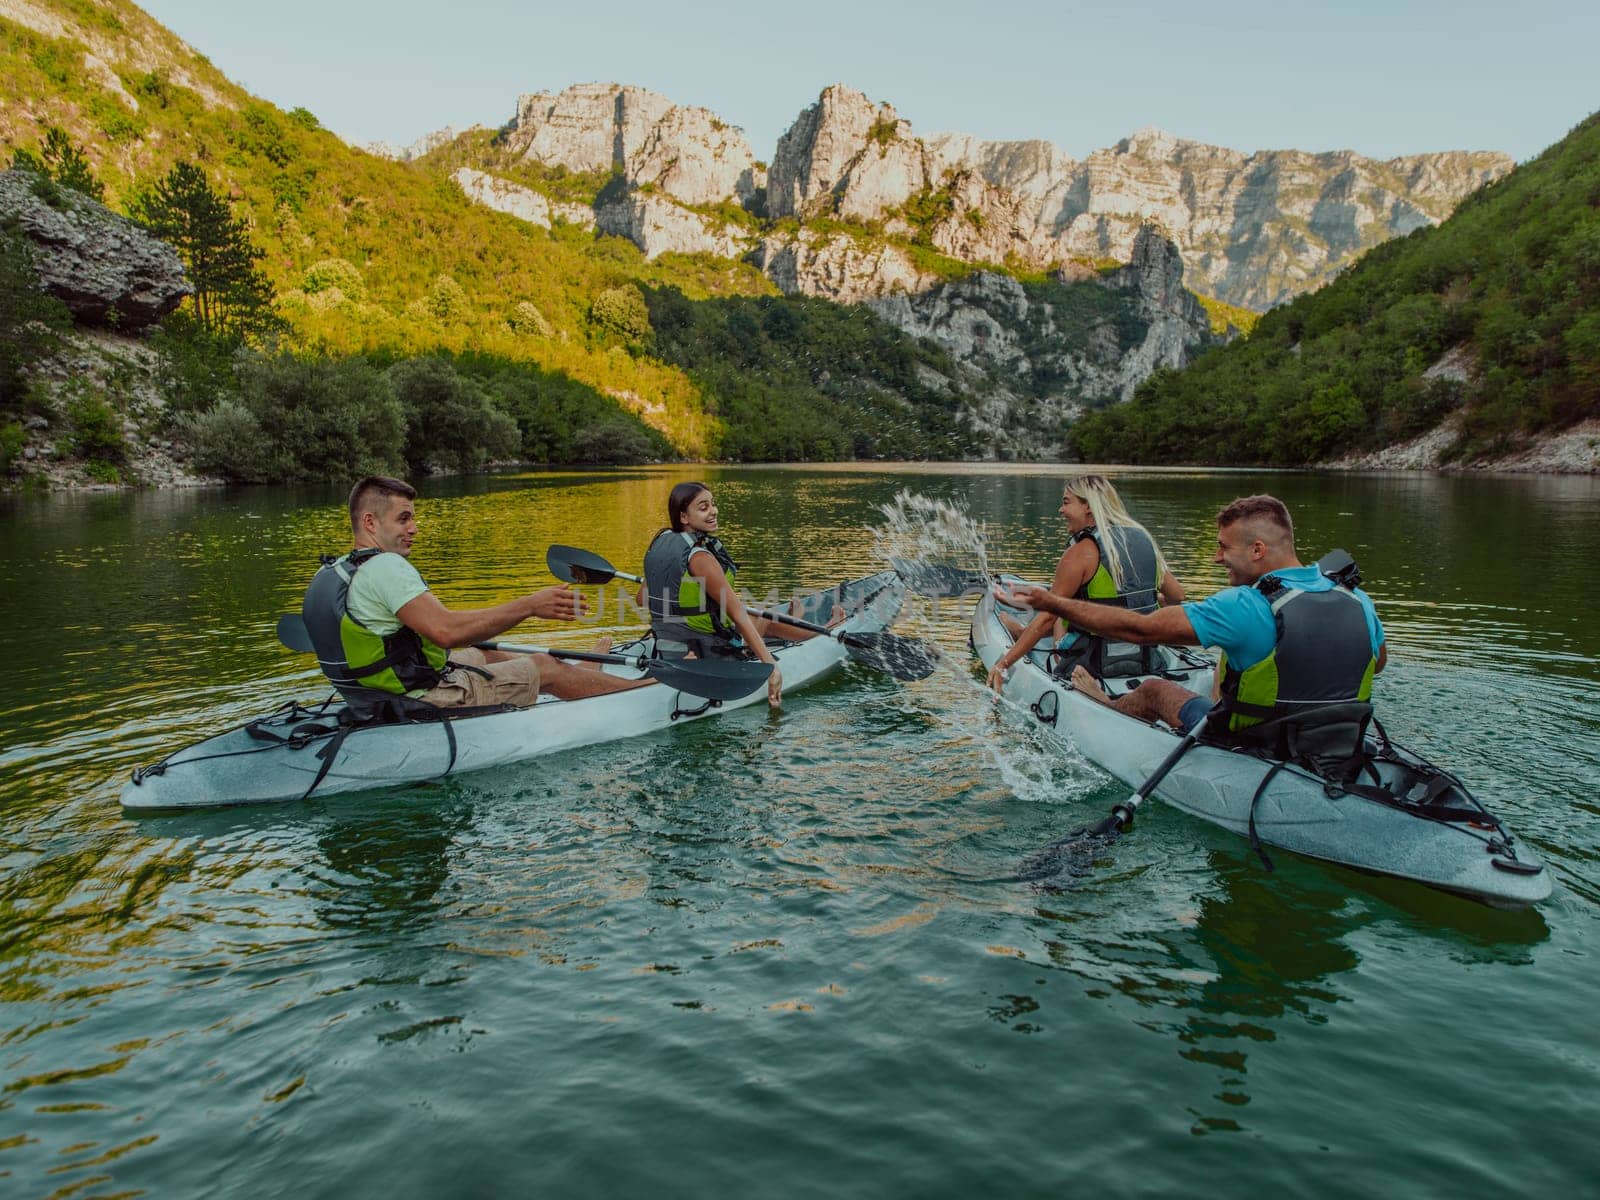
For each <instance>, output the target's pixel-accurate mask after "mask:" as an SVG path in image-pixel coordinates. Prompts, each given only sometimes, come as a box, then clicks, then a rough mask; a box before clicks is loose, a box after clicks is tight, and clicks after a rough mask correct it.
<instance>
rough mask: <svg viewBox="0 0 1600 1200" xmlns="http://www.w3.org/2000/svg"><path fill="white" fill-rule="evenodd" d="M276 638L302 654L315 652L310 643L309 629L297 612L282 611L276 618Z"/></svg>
mask: <svg viewBox="0 0 1600 1200" xmlns="http://www.w3.org/2000/svg"><path fill="white" fill-rule="evenodd" d="M278 640H279V641H280V642H282V643H283V644H284V645H285V646H287V647H289V649H291V650H298V651H300V653H302V654H314V653H316V649H317V648H316V647H315V646H313V645H312V644H311V631H310V630H309V629H307V628H306V620H305V618H304V617H302V616H301V615H300V614H299V613H284V614H283V616H281V617H279V618H278Z"/></svg>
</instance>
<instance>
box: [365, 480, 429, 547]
mask: <svg viewBox="0 0 1600 1200" xmlns="http://www.w3.org/2000/svg"><path fill="white" fill-rule="evenodd" d="M361 533H362V535H363V536H362V538H361V539H359V540H360V542H361V544H363V545H367V546H376V547H377V548H378V549H380V550H387V551H389V552H390V553H391V554H398V555H400V556H401V557H402V558H410V557H411V543H412V542H413V541H415V540H416V537H417V513H416V508H415V506H414V505H413V504H412V502H411V501H410V500H408V499H406V498H405V497H404V496H381V495H380V496H377V497H375V503H374V505H373V507H372V508H370V509H368V510H367V511H365V512H363V513H362V514H361Z"/></svg>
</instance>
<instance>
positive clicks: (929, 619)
mask: <svg viewBox="0 0 1600 1200" xmlns="http://www.w3.org/2000/svg"><path fill="white" fill-rule="evenodd" d="M880 511H882V513H883V515H884V523H883V524H882V525H881V526H877V527H874V529H873V530H872V534H873V548H874V551H875V552H876V554H877V556H878V557H879V559H880V560H882V561H883V562H884V563H885V564H886V565H889V566H892V567H893V568H894V569H895V570H897V571H899V572H900V573H901V575H902V576H903V577H905V578H906V579H907V581H908V586H909V587H910V588H911V590H912V591H913V592H917V591H923V592H925V593H934V594H931V595H930V594H923V595H911V596H908V597H907V598H906V601H907V603H906V607H905V608H904V609H903V610H902V613H901V617H900V620H899V621H898V622H897V628H898V629H901V630H904V631H905V632H908V633H915V634H916V635H918V636H923V637H927V638H929V639H931V640H933V641H935V642H938V643H940V644H941V646H942V648H943V649H944V651H945V654H944V656H943V659H942V666H941V669H940V670H938V671H936V672H935V673H934V674H933V676H931V677H930V678H929V679H928V680H927V681H926V682H925V683H924V684H922V685H921V686H920V687H918V688H917V689H916V690H915V694H914V697H908V698H909V699H911V700H912V703H914V704H915V705H916V706H917V707H918V708H919V709H920V710H921V711H922V712H924V713H925V714H926V715H927V716H928V717H930V718H931V719H933V720H936V721H938V722H939V723H940V724H941V725H943V726H944V727H945V728H947V729H948V730H950V732H951V733H952V734H954V735H955V736H957V737H959V738H962V739H964V740H966V741H968V742H970V743H971V744H972V745H973V746H974V747H976V748H977V749H978V751H979V752H980V753H981V754H982V755H983V757H984V759H985V760H986V762H987V765H988V768H989V770H990V771H991V772H993V774H994V775H995V776H996V777H997V779H998V781H999V782H1000V783H1001V784H1003V785H1004V786H1005V788H1006V789H1007V790H1009V791H1010V792H1011V793H1012V794H1013V795H1015V796H1016V797H1017V798H1018V799H1022V800H1028V801H1038V802H1059V801H1062V800H1072V799H1075V798H1076V797H1078V796H1081V795H1082V794H1083V793H1084V792H1086V791H1088V790H1090V789H1092V788H1093V787H1096V786H1098V785H1099V783H1101V782H1102V779H1101V777H1100V775H1099V773H1098V772H1097V771H1096V770H1095V769H1094V768H1093V767H1092V766H1091V765H1090V764H1089V763H1088V761H1087V760H1086V759H1084V758H1083V756H1082V755H1081V754H1079V753H1078V751H1077V750H1076V749H1075V748H1073V747H1072V746H1070V745H1068V744H1067V743H1066V742H1064V741H1062V740H1061V739H1060V738H1057V737H1054V736H1052V735H1051V734H1049V733H1048V732H1046V731H1044V730H1041V729H1039V728H1038V727H1037V726H1036V725H1035V723H1034V722H1033V721H1032V720H1030V719H1028V718H1027V715H1026V713H1025V712H1024V711H1023V710H1021V709H1018V708H1017V707H1016V705H1014V704H1012V703H1011V702H1009V701H1006V700H1001V699H999V698H997V697H996V696H995V694H994V693H993V692H992V691H991V690H990V689H989V687H988V686H987V685H986V684H985V683H984V682H983V680H982V679H980V678H979V677H978V676H977V675H976V674H975V673H974V671H973V666H974V663H975V660H974V659H973V658H972V656H971V653H970V652H969V650H968V647H967V646H966V644H965V643H966V640H967V639H966V631H967V623H968V622H969V621H970V619H971V616H972V606H973V603H974V600H973V598H972V596H971V594H970V593H971V590H981V589H982V588H983V587H985V586H987V581H988V579H989V545H988V539H987V530H986V528H985V526H984V524H983V523H982V522H980V521H977V520H975V519H974V518H973V517H972V515H971V514H970V513H969V512H968V511H967V510H966V508H965V507H964V506H963V505H961V504H960V503H959V502H951V501H948V500H939V499H936V498H934V497H931V496H924V495H921V494H920V493H916V492H912V491H908V490H905V489H902V490H901V491H899V492H896V493H895V496H894V499H893V500H892V501H890V502H889V503H887V504H884V505H882V506H881V509H880ZM922 584H926V585H928V586H926V587H921V586H919V585H922ZM964 590H965V591H966V594H965V596H963V591H964Z"/></svg>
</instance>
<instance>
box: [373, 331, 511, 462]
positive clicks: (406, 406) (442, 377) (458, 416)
mask: <svg viewBox="0 0 1600 1200" xmlns="http://www.w3.org/2000/svg"><path fill="white" fill-rule="evenodd" d="M388 379H389V386H390V387H391V388H393V389H394V394H395V397H396V398H397V399H398V400H399V401H400V407H401V409H402V411H404V413H405V417H406V437H405V448H404V454H405V460H406V465H407V466H408V467H409V468H410V469H411V470H412V471H413V472H414V473H422V472H425V471H427V470H428V469H429V468H430V467H433V466H443V467H448V468H451V469H454V470H457V471H476V470H481V469H482V468H483V466H484V465H485V464H486V463H488V462H491V461H496V460H501V461H503V460H505V459H510V458H514V457H515V456H516V455H517V452H518V451H519V450H521V448H522V435H521V434H520V433H519V432H518V429H517V423H516V421H515V420H513V419H512V418H511V417H510V416H509V415H507V414H506V413H504V412H502V411H501V410H500V409H498V408H496V407H495V405H494V404H493V402H492V401H491V400H490V399H489V397H488V395H487V394H486V393H485V392H484V390H483V388H482V387H481V386H479V384H478V382H477V381H476V380H473V379H469V378H465V377H463V376H461V375H459V374H457V373H456V371H455V369H454V368H453V367H451V365H450V364H449V363H447V362H445V361H444V360H442V359H438V358H414V359H409V360H406V361H404V362H398V363H396V364H395V365H394V366H392V367H390V368H389V371H388Z"/></svg>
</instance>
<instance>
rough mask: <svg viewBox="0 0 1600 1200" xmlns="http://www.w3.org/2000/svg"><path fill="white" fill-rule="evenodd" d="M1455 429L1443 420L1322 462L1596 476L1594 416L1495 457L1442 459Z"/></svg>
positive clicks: (1599, 463) (1597, 424)
mask: <svg viewBox="0 0 1600 1200" xmlns="http://www.w3.org/2000/svg"><path fill="white" fill-rule="evenodd" d="M1458 436H1459V430H1458V428H1457V426H1456V423H1455V422H1454V421H1447V422H1446V423H1445V424H1443V425H1441V426H1439V427H1438V428H1437V429H1431V430H1429V431H1428V432H1427V433H1424V434H1422V435H1420V436H1418V437H1415V438H1412V439H1411V440H1410V441H1407V442H1401V443H1399V444H1397V445H1394V446H1386V447H1384V448H1383V449H1382V450H1371V451H1367V452H1366V453H1364V454H1351V455H1346V456H1344V457H1342V458H1338V459H1335V460H1333V461H1332V462H1327V463H1323V464H1322V465H1323V466H1324V467H1326V468H1328V469H1330V470H1335V471H1396V470H1398V471H1439V470H1442V471H1451V472H1474V471H1483V472H1506V473H1511V474H1522V475H1595V474H1600V419H1590V420H1587V421H1580V422H1579V423H1578V424H1576V425H1573V426H1571V427H1570V428H1568V429H1563V430H1561V431H1559V432H1554V433H1541V434H1536V435H1534V436H1533V437H1531V438H1529V439H1528V441H1527V442H1526V443H1525V444H1524V445H1522V446H1521V447H1519V448H1518V449H1517V450H1515V451H1513V452H1511V453H1509V454H1505V455H1500V456H1497V457H1490V456H1485V457H1480V458H1474V459H1470V460H1468V461H1466V462H1445V461H1443V455H1444V454H1445V453H1446V451H1448V450H1449V448H1450V447H1451V446H1452V445H1454V444H1455V441H1456V439H1457V437H1458Z"/></svg>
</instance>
